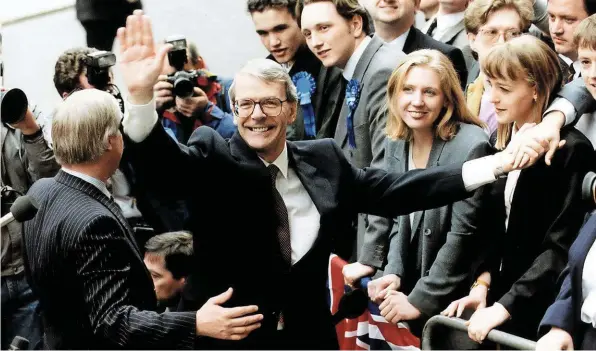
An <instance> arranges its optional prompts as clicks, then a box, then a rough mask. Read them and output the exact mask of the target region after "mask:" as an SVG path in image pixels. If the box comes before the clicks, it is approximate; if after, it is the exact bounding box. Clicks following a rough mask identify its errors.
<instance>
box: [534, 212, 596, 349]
mask: <svg viewBox="0 0 596 351" xmlns="http://www.w3.org/2000/svg"><path fill="white" fill-rule="evenodd" d="M595 240H596V213H593V214H592V215H591V216H590V218H589V219H588V221H587V222H586V224H584V226H583V227H582V229H581V231H580V232H579V235H578V236H577V239H575V241H574V242H573V245H571V249H570V250H569V264H568V265H567V268H565V271H563V273H562V274H561V278H562V279H563V285H562V286H561V290H560V291H559V295H558V296H557V300H556V301H555V302H554V303H553V304H552V305H551V306H550V307H549V308H548V310H547V311H546V313H545V314H544V318H542V322H540V329H539V334H540V335H542V334H545V333H547V332H548V331H549V330H550V328H551V327H557V328H561V329H563V330H565V331H567V332H568V333H569V334H570V335H572V336H573V345H574V348H575V349H576V350H577V349H579V347H580V346H581V345H582V341H583V340H582V338H583V336H584V333H585V330H586V329H587V328H591V325H589V324H587V323H584V322H583V321H582V320H581V308H582V303H583V294H582V276H583V273H584V269H593V268H594V267H584V263H585V261H586V257H587V256H588V252H589V251H590V249H591V248H592V246H593V245H594V241H595ZM594 346H596V345H594ZM594 346H592V347H594Z"/></svg>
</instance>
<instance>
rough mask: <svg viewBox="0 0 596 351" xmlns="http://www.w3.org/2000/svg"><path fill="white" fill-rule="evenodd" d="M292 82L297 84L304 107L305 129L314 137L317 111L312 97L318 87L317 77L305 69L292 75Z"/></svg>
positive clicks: (308, 134)
mask: <svg viewBox="0 0 596 351" xmlns="http://www.w3.org/2000/svg"><path fill="white" fill-rule="evenodd" d="M292 82H294V85H295V86H296V90H297V92H298V100H299V101H300V106H301V107H302V114H303V117H304V131H305V132H306V136H308V137H310V138H314V137H315V136H316V134H317V131H316V125H315V111H314V109H313V107H312V100H311V97H312V95H313V94H314V93H315V90H316V89H317V85H316V83H315V79H314V78H313V77H312V75H311V74H310V73H308V72H305V71H300V72H298V73H296V74H294V76H293V77H292Z"/></svg>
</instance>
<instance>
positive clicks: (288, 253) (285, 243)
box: [267, 164, 292, 264]
mask: <svg viewBox="0 0 596 351" xmlns="http://www.w3.org/2000/svg"><path fill="white" fill-rule="evenodd" d="M267 169H268V170H269V176H270V177H271V188H272V191H273V201H274V204H275V214H276V215H277V219H278V221H277V239H278V240H279V248H280V251H281V254H282V256H283V258H284V260H285V261H286V262H288V263H290V264H291V262H292V244H291V241H290V220H289V218H288V209H287V208H286V204H285V202H284V199H283V198H282V197H281V194H280V193H279V191H277V188H276V187H275V178H277V173H278V172H279V168H277V166H276V165H273V164H272V165H269V167H267Z"/></svg>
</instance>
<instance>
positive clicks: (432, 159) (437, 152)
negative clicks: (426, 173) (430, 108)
mask: <svg viewBox="0 0 596 351" xmlns="http://www.w3.org/2000/svg"><path fill="white" fill-rule="evenodd" d="M444 147H445V141H444V140H443V139H440V138H435V139H434V140H433V146H432V147H431V149H430V155H429V156H428V163H427V164H426V168H427V169H428V168H431V167H436V166H439V159H440V157H441V153H442V152H443V148H444ZM423 214H424V211H418V212H415V213H414V223H413V225H412V238H413V236H414V233H416V231H417V230H418V227H419V226H420V222H421V219H422V215H423Z"/></svg>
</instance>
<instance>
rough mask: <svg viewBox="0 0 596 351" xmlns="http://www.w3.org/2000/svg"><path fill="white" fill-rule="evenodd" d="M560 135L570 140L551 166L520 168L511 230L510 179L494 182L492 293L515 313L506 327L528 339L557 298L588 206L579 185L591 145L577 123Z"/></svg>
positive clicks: (588, 165)
mask: <svg viewBox="0 0 596 351" xmlns="http://www.w3.org/2000/svg"><path fill="white" fill-rule="evenodd" d="M561 137H562V139H565V140H566V141H567V143H566V144H565V147H564V148H562V149H561V150H559V151H557V153H555V156H554V158H553V162H552V165H551V166H547V165H546V164H545V163H544V160H540V161H538V162H537V163H536V164H535V165H534V166H532V167H530V168H527V169H525V170H523V171H521V173H520V175H519V179H518V181H517V184H516V187H515V192H514V194H513V198H512V202H511V211H510V215H509V224H508V227H507V230H505V205H504V190H505V183H506V180H505V179H501V180H500V181H498V182H497V183H495V184H494V194H495V195H496V198H494V201H495V203H496V204H497V205H498V206H497V207H496V210H495V212H494V213H495V217H497V218H499V220H498V221H497V222H496V224H495V226H494V227H495V229H496V230H497V231H496V232H495V233H497V234H496V235H497V236H496V237H492V240H491V241H489V242H488V243H487V244H485V245H484V247H494V248H495V249H496V251H498V255H496V256H495V257H493V259H492V260H491V262H492V267H491V275H492V283H491V291H490V296H491V297H493V298H494V299H495V301H496V302H499V303H500V304H502V305H503V306H504V307H505V308H506V309H507V311H509V313H510V314H511V319H510V320H509V321H508V322H506V323H505V324H504V325H503V330H505V331H508V332H512V333H514V334H516V335H519V336H521V337H524V338H529V339H535V337H536V330H537V328H538V324H539V322H540V319H541V318H542V316H543V315H544V311H546V309H547V308H548V306H549V305H550V304H551V303H552V302H553V300H554V299H555V296H556V291H557V286H556V281H557V277H558V276H559V274H561V272H562V271H563V269H564V268H565V266H566V265H567V252H568V251H569V247H570V246H571V243H572V242H573V240H574V239H575V237H576V236H577V233H578V232H579V229H580V227H581V225H582V222H583V218H584V216H585V214H586V213H587V211H588V207H587V204H586V202H585V201H581V184H582V181H583V178H584V176H585V174H586V173H587V172H588V171H589V170H590V168H591V164H592V162H593V161H592V159H593V157H594V150H593V148H592V144H591V143H590V141H589V140H588V139H587V138H586V137H585V136H584V135H583V134H582V133H581V132H579V131H577V130H575V129H574V128H567V129H565V130H563V131H562V133H561ZM498 233H500V234H498Z"/></svg>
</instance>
